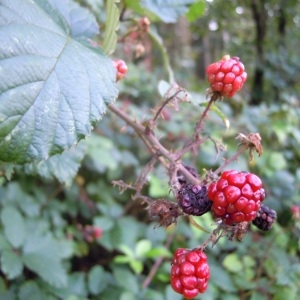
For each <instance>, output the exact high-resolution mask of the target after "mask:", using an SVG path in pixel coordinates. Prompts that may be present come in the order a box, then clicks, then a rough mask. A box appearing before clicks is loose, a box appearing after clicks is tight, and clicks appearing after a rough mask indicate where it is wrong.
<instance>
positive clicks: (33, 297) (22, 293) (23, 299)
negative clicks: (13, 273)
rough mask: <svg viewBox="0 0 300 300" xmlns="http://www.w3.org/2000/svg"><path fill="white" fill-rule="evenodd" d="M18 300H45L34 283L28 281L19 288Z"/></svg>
mask: <svg viewBox="0 0 300 300" xmlns="http://www.w3.org/2000/svg"><path fill="white" fill-rule="evenodd" d="M18 299H19V300H28V299H30V300H40V299H45V294H44V293H43V291H42V290H41V289H40V288H39V286H38V285H37V284H36V282H34V281H32V280H29V281H26V282H25V283H24V284H22V285H21V286H20V289H19V293H18Z"/></svg>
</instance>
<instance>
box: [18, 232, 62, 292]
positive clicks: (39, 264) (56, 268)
mask: <svg viewBox="0 0 300 300" xmlns="http://www.w3.org/2000/svg"><path fill="white" fill-rule="evenodd" d="M64 255H65V254H64V253H63V251H61V249H60V246H59V243H57V242H56V241H55V240H53V239H52V238H50V237H48V236H44V237H43V236H40V235H34V234H33V235H32V236H30V237H29V238H28V239H27V241H26V243H25V245H24V248H23V262H24V264H25V265H26V267H27V268H28V269H30V270H31V271H33V272H35V273H37V274H38V275H39V276H40V277H41V278H42V279H43V280H45V281H46V282H48V283H49V284H51V285H53V286H54V287H58V288H60V287H65V286H66V285H67V274H66V271H65V269H64V268H63V266H62V262H61V258H62V257H63V256H64Z"/></svg>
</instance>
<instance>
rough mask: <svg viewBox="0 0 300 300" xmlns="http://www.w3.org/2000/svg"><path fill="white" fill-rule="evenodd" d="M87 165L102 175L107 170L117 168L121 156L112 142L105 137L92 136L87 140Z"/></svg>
mask: <svg viewBox="0 0 300 300" xmlns="http://www.w3.org/2000/svg"><path fill="white" fill-rule="evenodd" d="M86 143H87V147H88V148H87V152H86V154H87V159H86V162H87V165H88V167H90V168H92V169H93V170H96V171H98V172H99V173H103V172H104V171H106V170H107V169H109V170H114V169H116V168H117V167H118V162H119V161H120V159H121V155H120V153H119V152H118V150H117V149H116V148H115V146H114V144H113V142H112V141H111V140H109V139H108V138H106V137H102V136H99V135H96V134H92V135H91V136H90V137H89V138H88V139H87V140H86Z"/></svg>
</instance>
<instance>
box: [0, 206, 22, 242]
mask: <svg viewBox="0 0 300 300" xmlns="http://www.w3.org/2000/svg"><path fill="white" fill-rule="evenodd" d="M1 221H2V224H3V226H4V234H5V237H6V238H7V240H8V241H9V242H10V243H11V245H12V246H13V247H15V248H18V247H20V246H21V245H22V244H23V242H24V240H25V237H26V229H25V222H24V218H23V216H22V215H21V214H20V212H19V211H18V210H17V209H16V208H14V207H5V208H4V209H3V210H2V211H1Z"/></svg>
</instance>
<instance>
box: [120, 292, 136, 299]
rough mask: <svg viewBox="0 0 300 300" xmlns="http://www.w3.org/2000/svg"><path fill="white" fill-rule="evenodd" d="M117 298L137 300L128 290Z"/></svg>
mask: <svg viewBox="0 0 300 300" xmlns="http://www.w3.org/2000/svg"><path fill="white" fill-rule="evenodd" d="M119 299H120V300H137V298H136V296H135V295H134V294H133V293H132V292H130V291H125V292H123V293H122V294H121V296H120V298H119Z"/></svg>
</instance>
